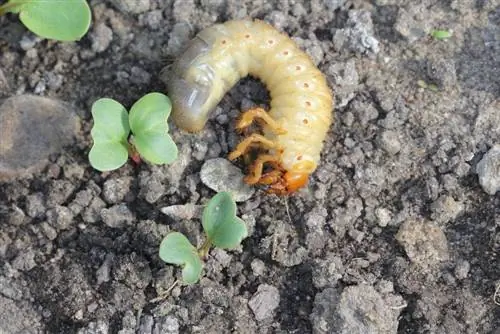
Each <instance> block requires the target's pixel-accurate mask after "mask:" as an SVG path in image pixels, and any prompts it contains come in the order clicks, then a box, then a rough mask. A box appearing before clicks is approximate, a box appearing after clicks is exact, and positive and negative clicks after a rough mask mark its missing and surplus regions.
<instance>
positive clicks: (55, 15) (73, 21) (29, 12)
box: [9, 0, 92, 41]
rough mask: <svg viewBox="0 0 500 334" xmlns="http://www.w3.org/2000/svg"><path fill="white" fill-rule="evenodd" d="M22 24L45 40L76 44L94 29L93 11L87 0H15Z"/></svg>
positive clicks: (15, 10) (16, 10)
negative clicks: (90, 29)
mask: <svg viewBox="0 0 500 334" xmlns="http://www.w3.org/2000/svg"><path fill="white" fill-rule="evenodd" d="M10 4H13V5H15V6H13V7H12V8H13V10H11V11H13V12H18V13H19V19H20V20H21V22H22V23H23V24H24V25H25V26H26V27H27V28H28V29H29V30H31V31H32V32H34V33H35V34H37V35H38V36H40V37H43V38H50V39H56V40H60V41H75V40H79V39H80V38H82V37H83V35H85V34H86V33H87V31H88V29H89V27H90V21H91V16H92V14H91V11H90V7H89V5H88V3H87V1H85V0H64V1H61V0H11V1H9V5H10Z"/></svg>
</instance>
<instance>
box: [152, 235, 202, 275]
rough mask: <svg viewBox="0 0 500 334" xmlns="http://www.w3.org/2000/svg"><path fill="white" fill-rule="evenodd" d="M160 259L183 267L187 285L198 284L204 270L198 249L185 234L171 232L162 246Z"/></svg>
mask: <svg viewBox="0 0 500 334" xmlns="http://www.w3.org/2000/svg"><path fill="white" fill-rule="evenodd" d="M160 258H161V259H162V260H163V261H165V262H167V263H171V264H176V265H180V266H182V280H183V281H184V282H185V283H187V284H193V283H196V282H197V281H198V280H199V279H200V276H201V270H202V268H203V265H202V262H201V259H200V257H199V255H198V252H197V250H196V248H195V247H194V246H193V245H192V244H191V243H190V242H189V240H188V239H187V238H186V237H185V236H184V234H182V233H179V232H171V233H169V234H167V236H166V237H165V238H164V239H163V240H162V242H161V244H160Z"/></svg>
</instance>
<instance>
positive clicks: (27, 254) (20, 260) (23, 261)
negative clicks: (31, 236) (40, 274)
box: [12, 248, 36, 271]
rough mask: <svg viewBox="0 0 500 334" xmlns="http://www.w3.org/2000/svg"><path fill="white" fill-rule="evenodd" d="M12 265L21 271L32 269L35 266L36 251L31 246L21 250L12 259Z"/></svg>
mask: <svg viewBox="0 0 500 334" xmlns="http://www.w3.org/2000/svg"><path fill="white" fill-rule="evenodd" d="M12 267H13V268H14V269H17V270H21V271H30V270H31V269H33V268H35V267H36V262H35V252H34V251H33V250H32V249H31V248H30V249H25V250H23V251H21V252H19V254H18V255H17V256H16V258H15V259H14V260H13V261H12Z"/></svg>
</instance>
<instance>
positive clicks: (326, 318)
mask: <svg viewBox="0 0 500 334" xmlns="http://www.w3.org/2000/svg"><path fill="white" fill-rule="evenodd" d="M398 300H401V298H400V297H399V298H398ZM392 306H393V305H391V303H390V301H388V300H386V299H385V298H384V296H382V295H381V294H380V293H379V292H377V291H376V290H375V289H374V288H373V287H372V286H370V285H366V284H362V285H357V286H350V287H347V288H345V289H344V290H343V291H342V293H339V292H338V291H337V290H335V289H333V288H327V289H325V290H323V291H322V292H320V293H318V294H317V295H316V297H315V299H314V309H313V312H312V314H311V322H312V324H313V333H315V334H329V333H336V334H351V333H360V334H361V333H394V334H395V333H397V329H398V316H399V313H400V312H401V310H402V308H394V307H392Z"/></svg>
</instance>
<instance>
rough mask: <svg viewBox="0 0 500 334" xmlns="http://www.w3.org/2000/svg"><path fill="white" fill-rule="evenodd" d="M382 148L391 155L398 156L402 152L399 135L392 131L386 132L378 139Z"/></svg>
mask: <svg viewBox="0 0 500 334" xmlns="http://www.w3.org/2000/svg"><path fill="white" fill-rule="evenodd" d="M378 142H379V145H380V147H381V148H382V149H383V150H384V151H386V152H387V153H389V154H392V155H394V154H396V153H398V152H399V151H400V150H401V143H400V141H399V135H398V133H397V132H395V131H392V130H386V131H384V132H382V134H381V135H380V136H379V138H378Z"/></svg>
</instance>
